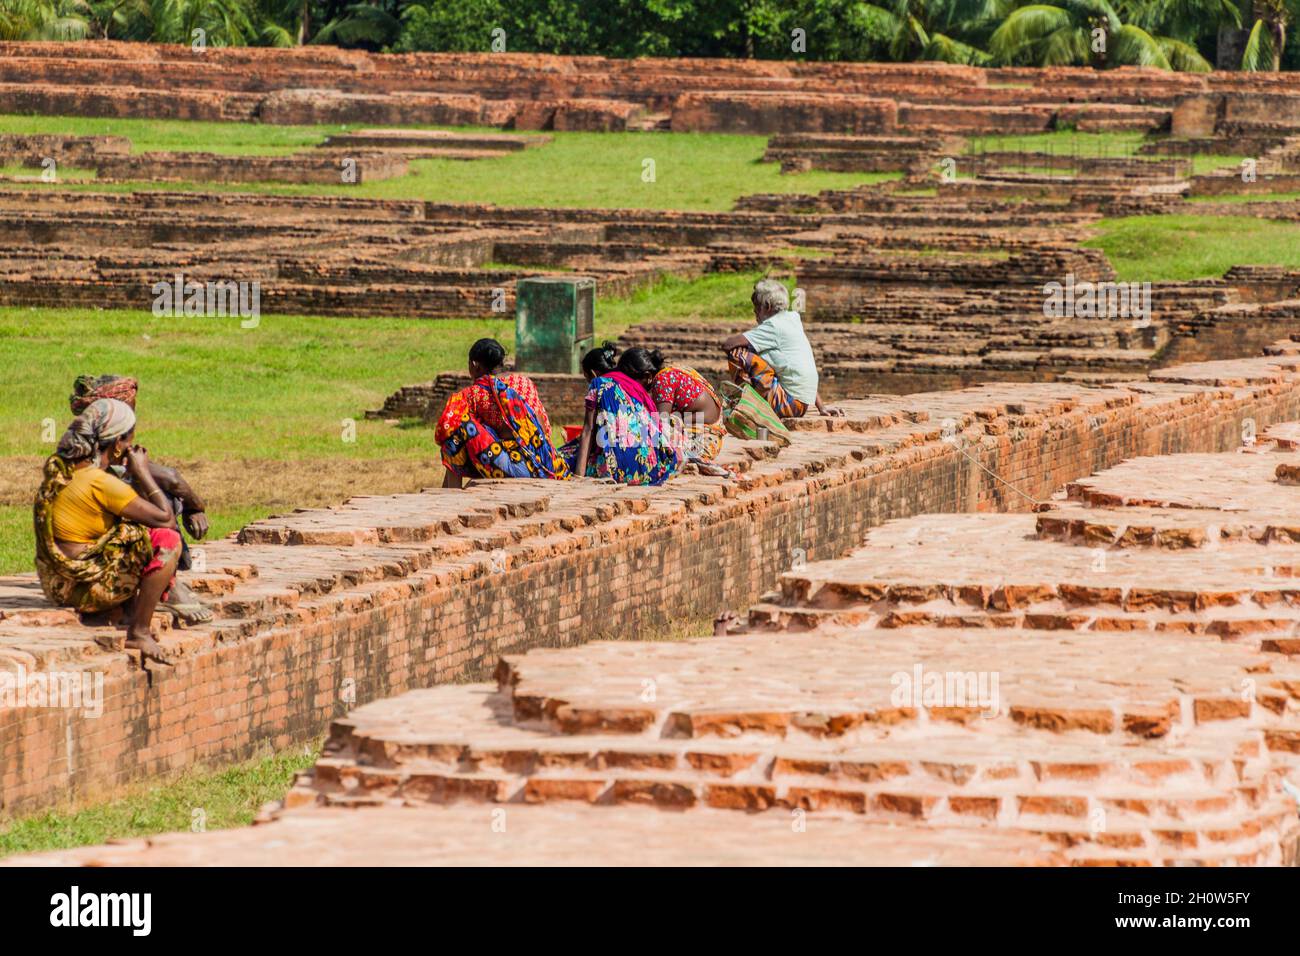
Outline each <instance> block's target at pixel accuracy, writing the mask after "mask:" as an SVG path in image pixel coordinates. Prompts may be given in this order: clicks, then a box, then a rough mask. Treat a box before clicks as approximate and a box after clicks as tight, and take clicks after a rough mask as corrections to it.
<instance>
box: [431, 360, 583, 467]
mask: <svg viewBox="0 0 1300 956" xmlns="http://www.w3.org/2000/svg"><path fill="white" fill-rule="evenodd" d="M505 358H506V350H505V349H504V348H503V347H502V346H501V343H500V342H497V341H496V340H495V339H479V340H478V341H477V342H475V343H474V345H473V346H472V347H471V348H470V350H469V375H470V378H471V379H473V383H472V384H471V385H470V386H469V387H468V388H463V389H461V390H460V391H459V392H457V393H456V394H455V395H453V396H451V398H449V399H448V400H447V407H446V408H444V409H443V412H442V416H441V417H440V418H439V419H438V427H437V429H436V430H435V431H434V439H435V440H436V441H437V442H438V444H439V445H441V446H442V463H443V466H444V467H445V468H446V469H447V474H446V477H445V478H444V479H443V482H442V485H443V487H444V488H459V487H461V483H462V482H463V481H464V480H465V479H467V478H568V477H569V468H568V465H567V464H566V463H565V461H564V458H562V457H561V456H560V453H559V452H558V451H556V449H555V445H553V444H552V443H551V420H550V418H549V417H548V416H547V414H546V409H545V408H544V407H543V406H542V399H541V396H540V395H538V394H537V386H535V385H534V384H533V382H532V380H531V379H529V378H528V377H527V376H526V375H518V374H512V375H505V376H498V375H496V374H495V373H496V371H497V369H499V368H500V367H501V363H502V362H504V361H505Z"/></svg>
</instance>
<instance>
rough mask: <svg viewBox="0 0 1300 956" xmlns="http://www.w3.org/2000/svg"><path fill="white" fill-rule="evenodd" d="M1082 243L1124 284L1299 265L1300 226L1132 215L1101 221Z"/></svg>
mask: <svg viewBox="0 0 1300 956" xmlns="http://www.w3.org/2000/svg"><path fill="white" fill-rule="evenodd" d="M1096 230H1097V235H1096V236H1095V237H1094V238H1092V239H1090V240H1088V241H1087V242H1085V243H1084V245H1088V246H1092V247H1094V248H1097V249H1101V250H1102V251H1104V252H1105V253H1106V255H1107V256H1108V257H1109V258H1110V261H1111V263H1112V264H1114V266H1115V271H1116V272H1117V273H1119V278H1120V279H1121V280H1122V281H1127V282H1157V281H1160V280H1180V279H1201V278H1208V277H1212V276H1221V275H1223V273H1224V272H1225V271H1226V270H1227V269H1228V268H1230V267H1231V266H1234V265H1280V266H1288V267H1292V268H1295V267H1300V223H1295V222H1282V221H1280V220H1275V219H1253V218H1249V217H1246V216H1240V217H1238V216H1192V215H1183V216H1134V217H1131V218H1126V219H1109V220H1102V221H1101V222H1100V223H1098V224H1097V226H1096Z"/></svg>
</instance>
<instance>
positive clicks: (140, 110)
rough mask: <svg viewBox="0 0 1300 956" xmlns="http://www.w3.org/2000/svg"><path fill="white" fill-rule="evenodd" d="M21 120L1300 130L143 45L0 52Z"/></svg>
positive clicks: (1168, 99) (1051, 87)
mask: <svg viewBox="0 0 1300 956" xmlns="http://www.w3.org/2000/svg"><path fill="white" fill-rule="evenodd" d="M0 96H2V97H3V98H4V101H5V103H6V104H7V108H8V109H9V110H10V111H11V112H15V113H40V114H47V115H81V116H143V117H150V118H178V119H203V120H240V121H260V122H265V123H290V124H304V123H383V124H406V125H416V124H438V125H488V126H498V127H506V128H514V129H534V130H535V129H557V130H564V129H579V130H624V129H668V128H671V129H673V130H677V131H710V132H724V131H729V132H746V131H748V132H807V133H853V132H857V133H873V132H889V131H891V130H893V129H895V128H896V127H898V128H906V129H908V130H909V131H925V132H934V133H959V134H971V133H982V134H999V133H1026V132H1045V131H1048V130H1051V129H1054V128H1061V127H1063V126H1066V125H1069V126H1073V127H1075V128H1078V129H1080V130H1083V131H1085V132H1087V131H1105V130H1144V131H1151V130H1159V129H1165V128H1169V127H1170V126H1171V125H1172V127H1173V128H1174V129H1175V131H1176V132H1179V133H1180V134H1183V135H1187V134H1189V133H1190V134H1192V135H1207V134H1209V133H1220V134H1222V133H1226V132H1231V133H1232V134H1234V135H1239V134H1245V135H1254V134H1255V133H1257V132H1259V131H1265V132H1268V133H1276V132H1280V133H1282V134H1285V132H1286V131H1287V130H1293V131H1294V130H1297V129H1300V105H1297V104H1300V90H1297V87H1296V85H1295V80H1294V78H1293V77H1291V76H1289V75H1288V74H1285V73H1283V74H1280V75H1279V74H1264V73H1258V74H1253V75H1251V76H1249V77H1245V78H1243V76H1242V75H1241V74H1239V73H1213V74H1208V75H1202V74H1191V73H1183V74H1176V75H1170V74H1168V73H1167V72H1162V71H1158V70H1141V69H1132V68H1122V69H1117V70H1107V71H1106V74H1105V77H1104V78H1102V79H1100V80H1099V78H1098V77H1097V75H1096V71H1092V70H1088V69H1079V68H1050V69H1041V70H1026V69H1023V68H1012V69H988V70H985V69H980V68H976V67H963V66H952V65H948V64H938V63H909V64H884V63H815V62H780V61H771V60H730V61H728V60H692V59H685V58H683V59H672V60H657V59H635V60H615V59H605V58H601V57H560V56H545V55H536V54H514V53H499V54H498V53H481V54H479V53H461V54H410V55H402V56H395V55H372V54H366V53H364V52H361V51H347V50H324V49H317V48H301V49H293V50H265V49H255V48H244V49H229V50H228V49H217V48H212V49H208V50H205V51H201V52H195V51H193V50H191V49H190V48H189V47H182V46H159V45H146V44H137V43H114V42H82V43H78V44H77V46H76V48H75V49H69V48H68V47H67V45H65V44H58V43H48V44H42V43H4V44H2V45H0Z"/></svg>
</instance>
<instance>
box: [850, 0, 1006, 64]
mask: <svg viewBox="0 0 1300 956" xmlns="http://www.w3.org/2000/svg"><path fill="white" fill-rule="evenodd" d="M1009 4H1010V0H894V2H893V3H892V4H891V5H890V6H889V7H883V6H879V5H876V4H871V3H864V4H862V7H863V8H864V9H866V10H870V11H872V12H874V13H876V14H877V16H879V17H880V18H881V19H882V20H883V21H884V22H885V24H886V25H887V28H888V30H889V32H890V40H889V55H890V57H891V58H892V59H894V60H897V61H903V60H912V59H919V60H942V61H944V62H947V63H971V64H980V63H986V62H988V59H989V56H988V54H987V53H985V52H984V51H983V50H981V49H979V48H978V47H977V46H975V45H973V44H971V43H968V42H965V39H966V37H965V35H966V34H967V33H968V32H969V31H971V30H972V29H975V28H977V26H978V24H979V23H981V22H983V20H985V19H993V18H995V17H997V16H998V15H1000V14H1002V13H1004V12H1005V8H1007V7H1008V6H1009Z"/></svg>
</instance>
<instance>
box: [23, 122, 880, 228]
mask: <svg viewBox="0 0 1300 956" xmlns="http://www.w3.org/2000/svg"><path fill="white" fill-rule="evenodd" d="M429 128H430V129H432V128H435V127H429ZM345 129H346V127H343V126H264V125H259V124H250V123H199V122H189V121H185V120H133V119H90V118H79V117H48V116H4V115H0V133H29V134H30V133H64V134H68V135H78V136H90V135H116V136H126V137H129V138H130V140H131V143H132V147H133V150H134V151H135V152H151V151H157V150H162V151H170V150H199V151H202V152H209V153H227V154H243V155H253V154H259V155H268V154H284V153H292V152H296V151H298V150H301V149H308V148H311V147H312V146H315V145H316V144H318V143H320V142H323V141H324V139H325V137H326V136H328V135H330V134H332V133H337V132H342V131H344V130H345ZM490 132H499V130H491V131H490ZM547 135H550V136H552V137H554V139H553V141H552V142H551V143H549V144H548V145H546V146H543V147H540V148H538V149H528V150H521V151H519V152H516V153H511V154H509V155H506V156H502V157H500V158H493V159H482V160H475V161H472V162H466V161H463V160H452V159H426V160H416V161H414V162H412V163H411V172H410V173H409V174H408V175H406V176H404V177H401V178H398V179H389V180H384V181H380V182H372V183H360V184H356V185H344V184H342V183H340V184H339V185H337V186H320V185H289V184H271V183H258V184H224V185H223V184H213V183H181V184H178V183H155V184H146V183H122V184H103V185H95V184H89V183H88V184H84V185H76V184H57V185H55V186H53V187H52V186H49V185H45V184H41V183H34V184H31V185H29V186H24V187H20V188H30V189H43V188H61V189H94V190H97V191H101V192H102V191H114V192H128V191H137V190H141V189H161V190H177V189H185V190H202V191H204V192H259V193H278V194H283V195H340V196H357V197H364V198H370V199H423V200H436V201H441V202H475V203H496V204H497V205H502V206H546V207H584V206H585V207H604V208H610V209H695V210H705V211H707V210H728V209H730V208H731V207H732V205H733V204H734V203H735V201H736V199H738V198H739V197H740V196H744V195H749V194H751V193H816V192H819V191H820V190H823V189H847V188H849V187H852V186H857V185H860V184H862V183H874V182H883V181H885V180H890V179H901V178H902V173H901V172H900V173H831V172H822V171H818V170H813V171H811V172H806V173H801V174H799V175H793V176H783V175H781V167H780V164H779V163H762V162H759V160H760V159H761V157H762V155H763V151H764V149H765V148H766V146H767V137H765V136H733V135H727V134H721V133H717V134H715V133H567V132H559V133H549V134H547ZM647 160H652V161H653V164H654V165H653V173H654V176H653V182H646V181H645V178H648V177H645V178H643V174H644V172H645V170H646V169H647V168H648V167H647V166H646V161H647ZM39 172H40V170H10V173H11V174H13V173H17V174H23V175H31V174H33V173H39ZM67 175H69V176H71V175H72V173H71V172H68V173H67Z"/></svg>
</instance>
